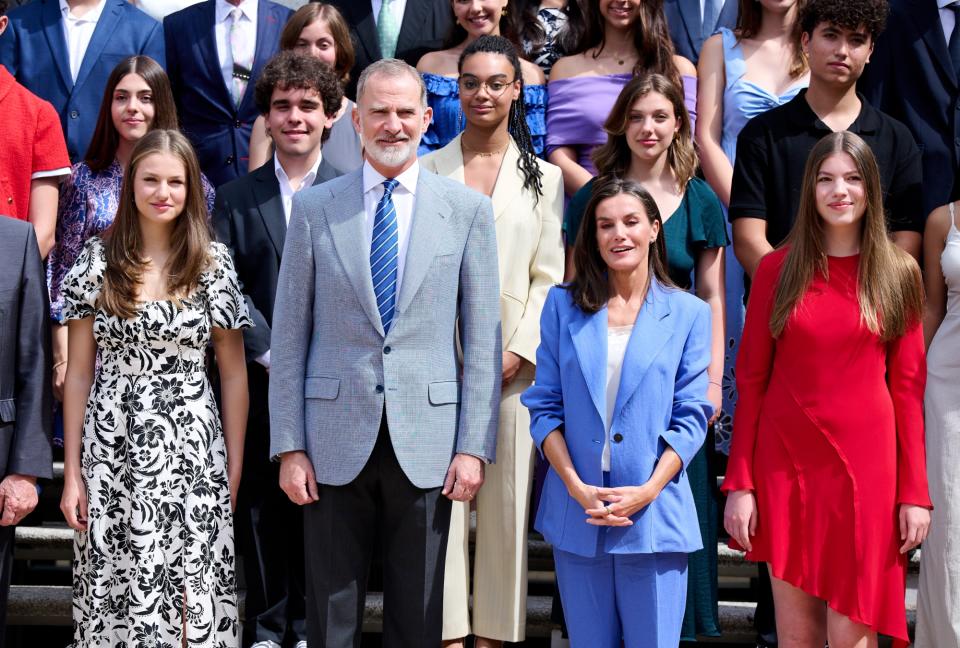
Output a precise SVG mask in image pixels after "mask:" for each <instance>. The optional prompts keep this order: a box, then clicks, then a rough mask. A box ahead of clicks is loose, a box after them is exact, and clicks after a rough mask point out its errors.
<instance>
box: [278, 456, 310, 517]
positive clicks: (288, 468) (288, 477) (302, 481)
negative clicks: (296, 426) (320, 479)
mask: <svg viewBox="0 0 960 648" xmlns="http://www.w3.org/2000/svg"><path fill="white" fill-rule="evenodd" d="M280 488H281V489H282V490H283V492H284V493H286V494H287V497H289V498H290V501H291V502H293V503H294V504H300V505H301V506H302V505H304V504H311V503H313V502H316V501H317V500H318V499H319V497H318V496H317V477H316V475H315V474H314V472H313V464H312V463H310V458H309V457H308V456H307V453H306V452H304V451H302V450H297V451H296V452H285V453H283V454H282V455H280Z"/></svg>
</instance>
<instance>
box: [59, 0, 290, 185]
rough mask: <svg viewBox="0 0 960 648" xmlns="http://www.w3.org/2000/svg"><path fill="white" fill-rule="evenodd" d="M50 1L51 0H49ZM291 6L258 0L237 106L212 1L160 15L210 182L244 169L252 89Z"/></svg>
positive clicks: (178, 94)
mask: <svg viewBox="0 0 960 648" xmlns="http://www.w3.org/2000/svg"><path fill="white" fill-rule="evenodd" d="M48 1H49V0H48ZM292 13H293V12H292V11H290V10H289V9H287V8H286V7H283V6H281V5H278V4H276V3H273V2H270V1H269V0H260V2H259V4H258V5H257V45H256V55H255V57H254V62H253V74H252V76H251V79H250V83H248V84H247V89H246V91H245V92H244V95H243V98H242V99H241V101H240V106H239V108H238V107H237V106H235V105H234V103H233V99H232V98H231V96H230V90H229V89H228V88H227V85H226V83H224V81H223V73H222V72H221V71H220V58H219V56H218V55H217V38H216V35H215V34H214V23H215V22H216V1H215V0H206V2H201V3H199V4H195V5H192V6H189V7H187V8H186V9H181V10H180V11H177V12H176V13H172V14H170V15H169V16H167V17H166V18H164V20H163V28H164V32H165V34H166V41H167V52H168V55H167V73H168V74H169V75H170V83H171V85H172V86H173V96H174V98H175V99H176V102H177V112H178V113H179V115H180V128H181V129H182V130H183V132H184V134H185V135H186V136H187V137H189V138H190V141H191V142H193V146H194V148H196V150H197V157H198V158H199V159H200V167H201V169H203V172H204V173H205V174H206V176H207V178H209V179H210V182H212V183H213V186H215V187H219V186H220V185H222V184H223V183H225V182H229V181H230V180H233V179H234V178H239V177H240V176H242V175H246V173H247V163H248V161H249V155H250V131H251V130H252V129H253V122H254V121H256V119H257V115H258V114H259V113H258V112H257V108H256V106H255V105H254V101H253V88H254V85H255V84H256V81H257V77H259V76H260V71H261V70H263V66H264V65H266V64H267V61H269V60H270V58H271V57H272V56H273V55H274V54H276V53H277V49H278V47H279V45H280V32H281V31H283V26H284V25H285V24H286V22H287V19H288V18H290V16H291V15H292Z"/></svg>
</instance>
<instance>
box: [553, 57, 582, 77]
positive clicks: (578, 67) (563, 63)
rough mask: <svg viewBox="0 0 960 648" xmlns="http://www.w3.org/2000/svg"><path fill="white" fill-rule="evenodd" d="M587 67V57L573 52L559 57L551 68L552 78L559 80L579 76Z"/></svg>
mask: <svg viewBox="0 0 960 648" xmlns="http://www.w3.org/2000/svg"><path fill="white" fill-rule="evenodd" d="M585 67H586V57H585V55H583V54H573V55H571V56H564V57H561V58H559V59H557V62H556V63H554V64H553V68H552V69H551V70H550V80H551V81H559V80H560V79H569V78H570V77H574V76H577V75H578V74H580V73H581V72H583V70H584V69H585Z"/></svg>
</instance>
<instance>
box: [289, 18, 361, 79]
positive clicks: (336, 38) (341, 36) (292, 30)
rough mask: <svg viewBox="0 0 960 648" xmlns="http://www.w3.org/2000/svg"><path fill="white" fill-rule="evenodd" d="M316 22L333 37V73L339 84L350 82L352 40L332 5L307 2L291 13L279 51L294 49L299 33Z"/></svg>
mask: <svg viewBox="0 0 960 648" xmlns="http://www.w3.org/2000/svg"><path fill="white" fill-rule="evenodd" d="M318 20H322V21H323V22H325V23H326V24H327V29H329V30H330V35H331V36H333V42H334V46H335V47H336V48H337V55H336V58H335V59H334V62H333V71H334V72H336V73H337V76H338V77H339V78H340V83H342V84H343V85H346V84H347V82H348V81H349V80H350V70H351V69H352V68H353V63H354V60H355V58H356V54H355V53H354V50H353V40H351V38H350V28H349V27H348V26H347V21H346V20H344V18H343V14H341V13H340V12H339V11H338V10H337V8H336V7H334V6H333V5H332V4H327V3H325V2H308V3H307V4H305V5H303V6H302V7H300V8H299V9H297V10H296V11H295V12H293V15H292V16H290V18H289V19H288V20H287V24H286V25H284V26H283V31H282V32H281V33H280V49H281V50H284V51H286V50H292V49H293V48H295V47H296V46H297V41H298V40H299V39H300V32H302V31H303V30H304V29H306V28H307V27H308V26H310V25H312V24H313V23H315V22H317V21H318Z"/></svg>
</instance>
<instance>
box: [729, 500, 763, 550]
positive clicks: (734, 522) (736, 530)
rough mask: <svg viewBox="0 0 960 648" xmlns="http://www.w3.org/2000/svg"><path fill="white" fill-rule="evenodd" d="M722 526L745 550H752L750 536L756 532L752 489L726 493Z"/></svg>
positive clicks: (755, 502)
mask: <svg viewBox="0 0 960 648" xmlns="http://www.w3.org/2000/svg"><path fill="white" fill-rule="evenodd" d="M723 528H724V529H726V530H727V533H729V534H730V537H731V538H733V539H734V540H736V541H737V544H739V545H740V546H741V547H743V548H744V549H745V550H746V551H753V543H752V542H750V536H753V535H756V533H757V498H756V497H755V496H754V494H753V491H749V490H738V491H733V492H732V493H730V494H729V495H727V506H726V508H725V509H724V510H723Z"/></svg>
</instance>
